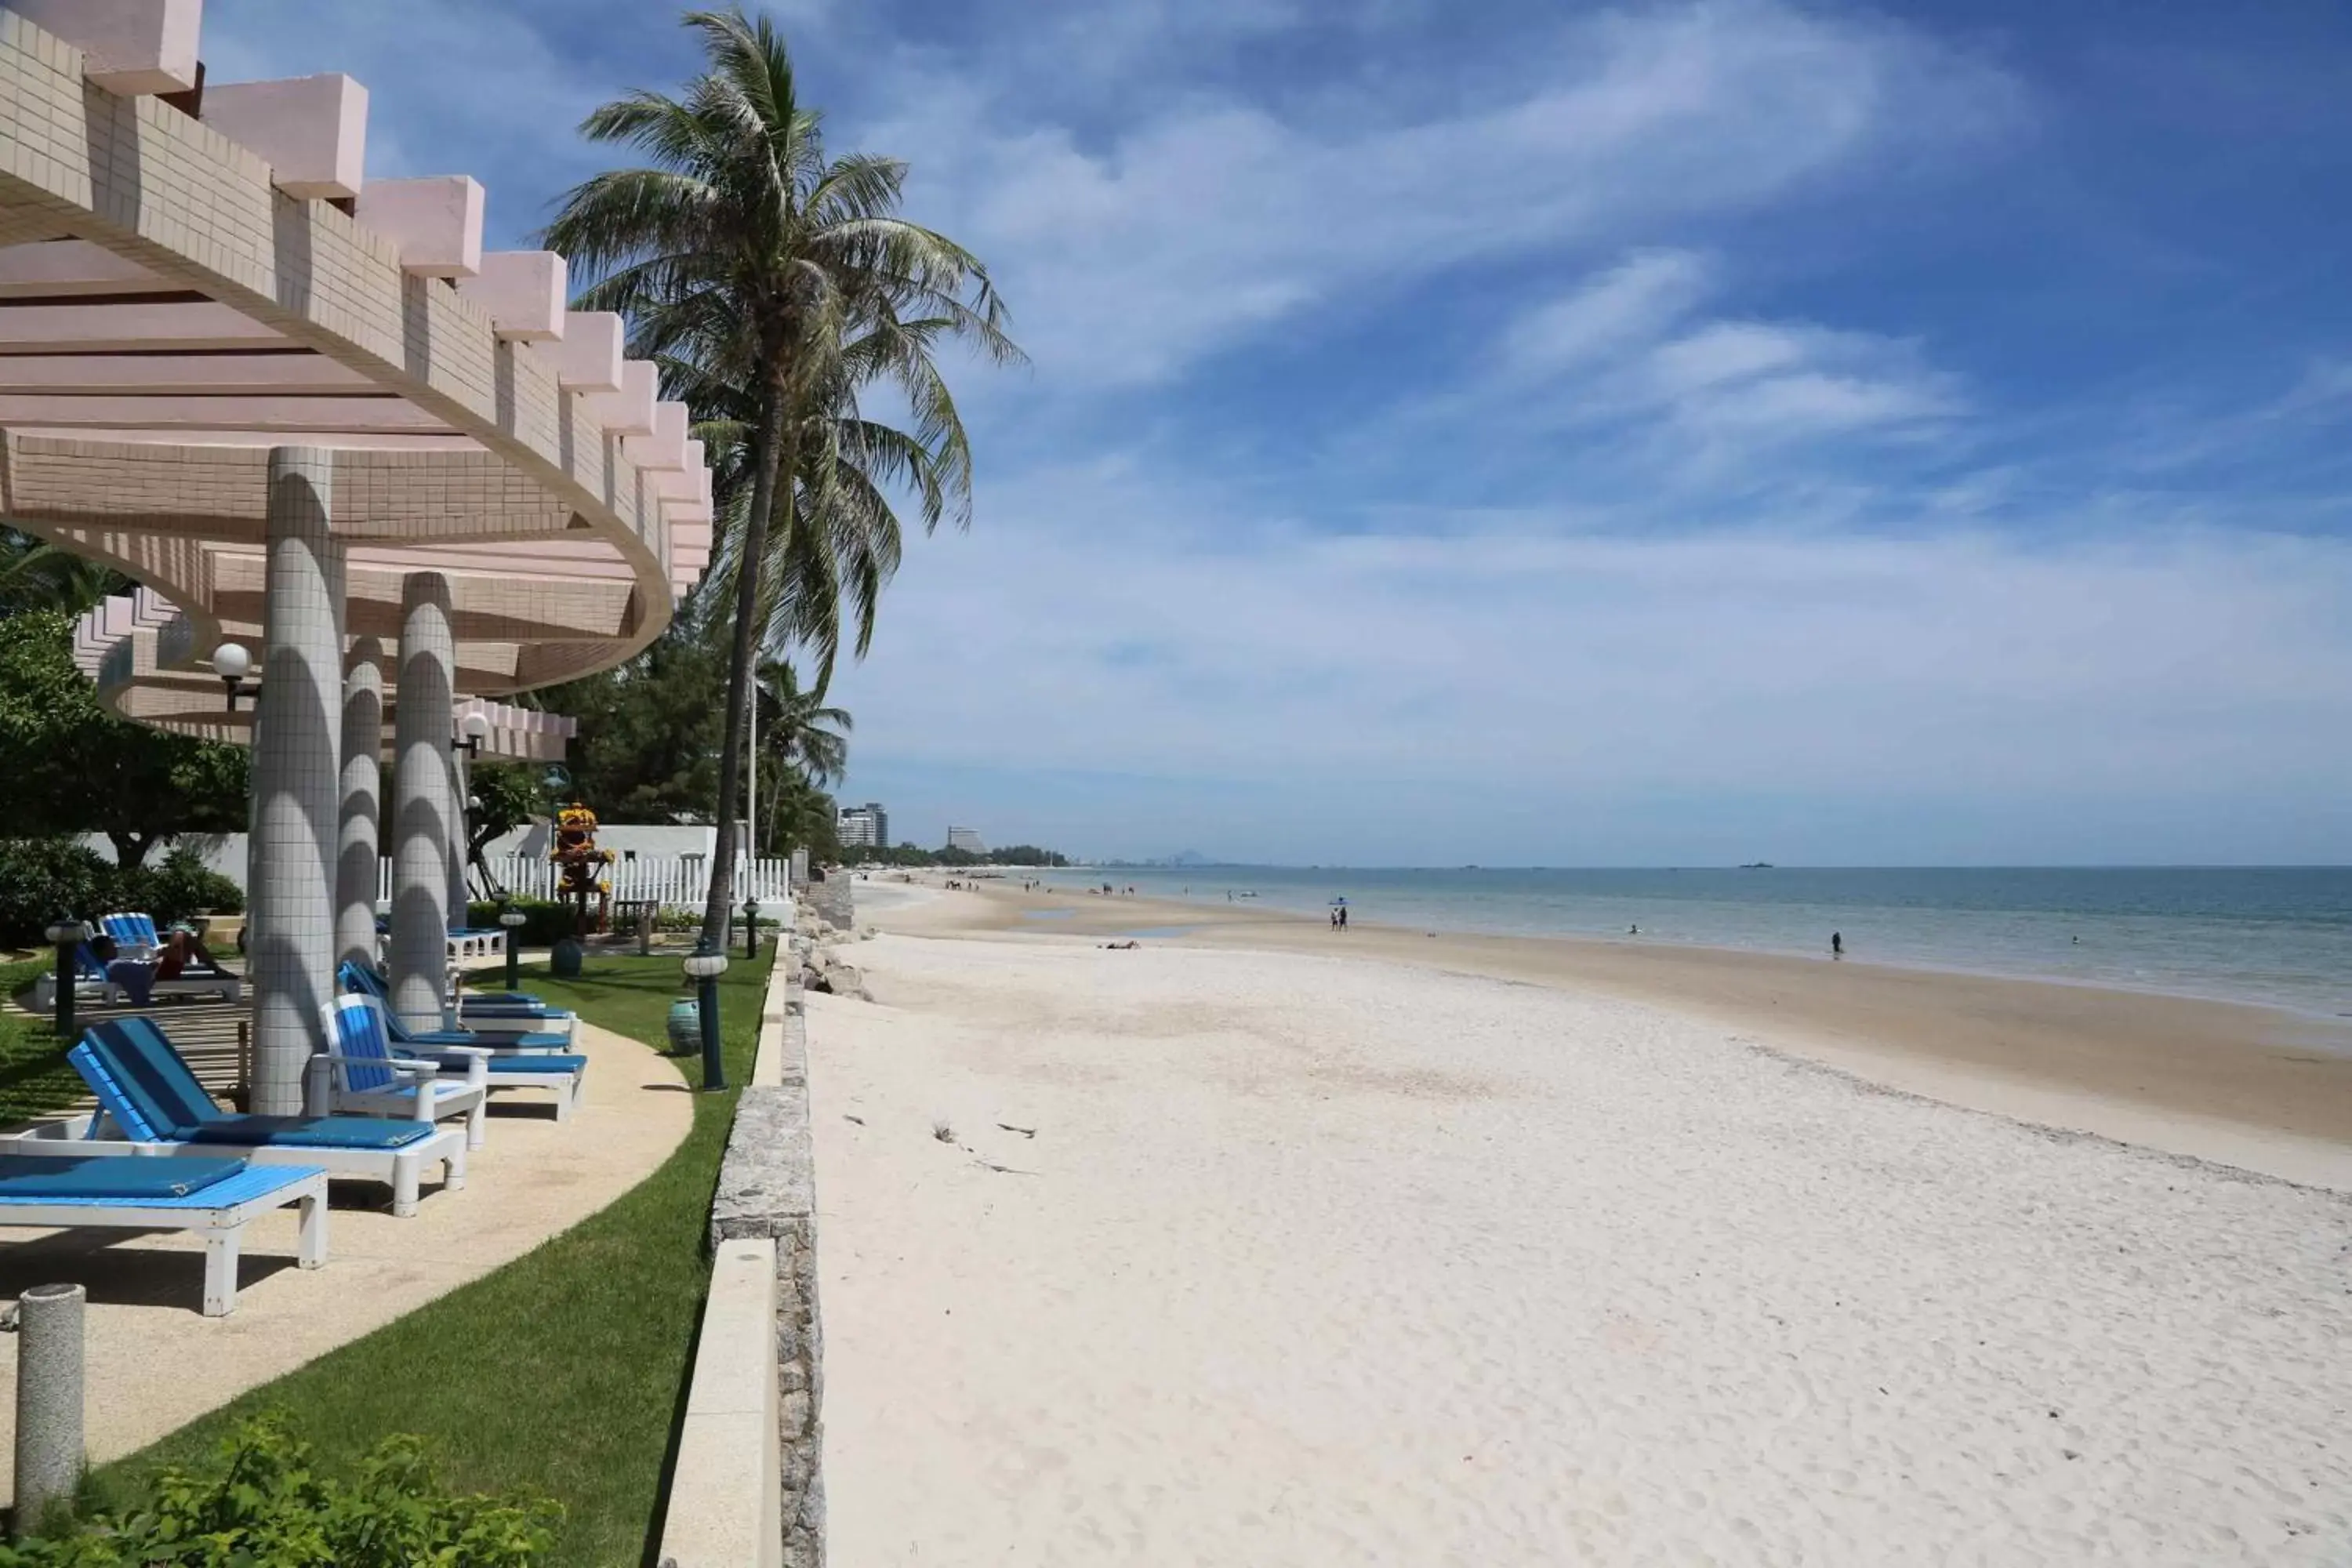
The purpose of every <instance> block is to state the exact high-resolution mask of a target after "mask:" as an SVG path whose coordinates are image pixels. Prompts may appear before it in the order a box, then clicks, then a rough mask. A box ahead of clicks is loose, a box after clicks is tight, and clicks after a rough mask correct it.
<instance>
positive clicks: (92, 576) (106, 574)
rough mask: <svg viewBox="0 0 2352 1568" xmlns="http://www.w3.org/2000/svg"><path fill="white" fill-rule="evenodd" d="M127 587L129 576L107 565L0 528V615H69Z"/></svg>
mask: <svg viewBox="0 0 2352 1568" xmlns="http://www.w3.org/2000/svg"><path fill="white" fill-rule="evenodd" d="M130 587H131V579H130V578H128V577H126V576H124V575H123V574H121V573H120V572H117V571H116V570H115V569H114V568H112V567H111V566H106V565H102V564H100V563H98V562H95V561H90V560H86V559H84V558H83V557H81V556H79V555H76V554H74V553H73V552H70V551H67V550H60V549H58V547H57V546H56V545H54V544H51V543H50V542H48V541H47V540H45V539H41V538H38V537H37V536H35V535H33V534H29V533H26V532H22V531H19V530H16V529H14V528H0V616H13V615H16V614H17V613H18V612H20V611H23V610H62V611H64V612H65V614H66V616H67V618H68V619H72V618H74V617H76V616H79V615H81V613H82V612H83V611H85V610H87V609H89V607H90V606H91V605H95V604H97V603H98V602H99V601H100V599H103V598H105V597H106V596H107V595H109V594H121V593H124V592H127V591H128V590H129V589H130Z"/></svg>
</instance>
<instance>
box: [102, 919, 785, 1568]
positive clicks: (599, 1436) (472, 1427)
mask: <svg viewBox="0 0 2352 1568" xmlns="http://www.w3.org/2000/svg"><path fill="white" fill-rule="evenodd" d="M767 970H768V964H767V962H766V960H764V959H763V960H762V961H761V962H760V963H755V964H746V963H743V962H742V961H741V960H740V959H738V960H737V961H736V963H735V964H734V965H733V966H732V967H730V969H729V970H728V972H727V973H726V975H725V976H724V977H723V978H722V980H721V982H720V988H719V994H720V1003H721V1005H720V1016H721V1017H722V1018H723V1019H724V1020H725V1024H726V1027H725V1030H724V1035H723V1038H724V1041H725V1045H726V1051H727V1075H728V1081H729V1082H730V1083H731V1084H734V1085H737V1086H739V1087H740V1085H742V1084H743V1083H745V1082H747V1081H748V1080H749V1079H750V1077H751V1058H752V1055H753V1053H754V1051H755V1050H756V1048H757V1039H758V1034H759V1018H760V1002H761V994H762V991H763V989H764V987H765V984H766V978H767ZM525 973H526V976H527V980H526V984H525V985H524V989H526V990H529V991H531V992H533V993H534V994H539V995H541V996H544V997H546V998H547V1000H548V1001H550V1002H551V1003H554V1004H556V1005H561V1006H565V1007H571V1008H574V1009H576V1010H578V1011H579V1012H580V1013H581V1014H582V1015H583V1016H585V1017H586V1018H587V1019H588V1020H589V1021H590V1022H592V1023H594V1024H598V1025H601V1026H604V1027H605V1028H608V1029H612V1030H614V1031H615V1032H616V1033H620V1034H625V1035H631V1036H635V1037H636V1038H638V1039H640V1040H644V1041H646V1042H647V1043H649V1044H652V1045H654V1046H656V1047H659V1046H661V1045H662V1043H663V1038H664V1029H663V1025H664V1020H665V1018H666V1017H667V1013H668V1010H669V1005H670V1003H671V1002H672V1001H673V1000H675V999H676V998H677V996H678V995H679V994H681V992H680V990H679V984H680V974H679V970H678V961H677V959H676V958H675V957H664V958H636V957H633V956H632V957H604V956H601V955H600V956H596V957H592V958H591V959H590V960H589V961H588V963H587V966H586V969H585V971H584V972H583V974H582V975H581V977H580V978H579V979H577V980H573V981H560V980H553V979H551V978H549V977H548V976H547V975H545V974H544V973H541V972H539V971H537V970H527V971H526V972H525ZM484 978H485V980H486V981H488V980H490V979H495V978H498V977H496V976H485V977H484ZM679 1065H680V1067H681V1068H683V1070H684V1071H685V1074H686V1077H687V1079H688V1082H698V1081H699V1080H700V1079H701V1076H702V1075H701V1062H700V1059H699V1058H679ZM734 1111H735V1095H734V1093H733V1092H732V1091H730V1092H728V1093H725V1094H712V1095H697V1096H696V1097H695V1101H694V1129H693V1131H691V1132H689V1133H688V1135H687V1139H686V1142H684V1143H683V1144H681V1145H680V1146H679V1148H678V1150H677V1153H675V1154H673V1155H672V1156H671V1157H670V1159H669V1161H668V1163H666V1164H664V1165H663V1166H662V1167H661V1169H660V1170H658V1171H656V1172H655V1173H653V1174H652V1175H651V1176H648V1177H647V1178H646V1180H645V1181H644V1182H643V1183H641V1184H639V1185H637V1186H636V1187H635V1188H633V1189H632V1190H631V1191H630V1192H629V1193H627V1194H625V1196H623V1197H622V1198H621V1199H620V1200H619V1201H618V1202H617V1203H615V1204H614V1205H612V1206H611V1207H610V1208H608V1209H606V1210H604V1212H603V1213H602V1214H599V1215H595V1216H593V1218H590V1219H588V1220H586V1221H584V1222H583V1223H582V1224H581V1225H579V1226H576V1227H574V1228H573V1229H572V1230H570V1231H567V1232H565V1233H564V1234H563V1235H562V1236H559V1237H555V1238H554V1239H553V1240H551V1241H550V1242H548V1243H546V1244H545V1245H543V1246H541V1247H539V1248H538V1249H537V1250H535V1251H533V1252H530V1253H528V1254H526V1255H525V1256H523V1257H521V1258H517V1259H516V1260H515V1261H514V1262H512V1263H510V1264H508V1265H507V1266H506V1267H505V1268H501V1269H499V1270H498V1271H497V1272H496V1273H494V1274H490V1275H488V1276H486V1277H484V1278H483V1279H478V1280H476V1281H474V1282H473V1283H472V1284H470V1285H467V1286H464V1287H462V1288H460V1289H457V1290H455V1291H452V1292H451V1293H450V1294H448V1295H447V1296H445V1297H443V1298H441V1299H440V1300H437V1301H435V1302H433V1303H431V1304H430V1305H428V1306H425V1307H422V1308H420V1309H418V1310H416V1311H415V1312H412V1313H410V1314H409V1315H408V1316H406V1317H404V1318H403V1319H401V1320H400V1321H397V1322H394V1323H390V1324H387V1325H385V1326H384V1327H383V1328H382V1329H379V1330H377V1331H375V1332H374V1333H372V1334H370V1335H368V1336H367V1337H366V1338H364V1339H362V1340H357V1341H354V1342H352V1343H351V1344H348V1345H345V1346H343V1347H342V1348H341V1350H338V1351H335V1352H332V1353H331V1354H329V1355H326V1356H322V1357H320V1359H319V1360H317V1361H315V1362H312V1363H310V1365H308V1366H306V1367H303V1368H301V1369H300V1370H299V1371H297V1372H293V1373H289V1374H288V1375H286V1376H285V1377H282V1378H279V1379H278V1381H277V1382H275V1383H271V1384H264V1385H263V1386H261V1387H260V1388H257V1389H255V1390H253V1391H252V1392H251V1393H249V1394H246V1395H244V1396H243V1397H241V1398H239V1399H236V1400H235V1401H234V1402H232V1403H231V1404H229V1405H226V1406H225V1407H223V1408H222V1409H220V1410H216V1411H215V1412H213V1413H212V1414H211V1415H206V1416H205V1417H203V1418H202V1419H200V1420H197V1421H194V1422H192V1423H191V1424H189V1425H188V1426H184V1427H182V1428H181V1429H180V1430H179V1431H177V1432H175V1433H173V1435H172V1436H169V1437H166V1438H164V1439H163V1441H162V1442H160V1443H157V1444H155V1445H154V1446H152V1447H149V1448H146V1449H143V1450H142V1451H141V1452H139V1453H137V1454H133V1455H131V1456H130V1457H129V1458H124V1459H121V1460H119V1461H117V1462H116V1463H114V1464H111V1465H109V1466H107V1467H105V1468H104V1469H102V1470H100V1472H99V1474H98V1475H97V1477H96V1478H95V1482H94V1485H95V1491H96V1495H97V1498H98V1500H99V1501H100V1505H101V1506H106V1505H108V1504H109V1503H110V1502H112V1501H114V1500H119V1499H127V1498H128V1497H129V1496H131V1493H132V1490H133V1489H141V1488H142V1483H143V1482H144V1480H145V1479H146V1478H147V1477H149V1476H150V1475H152V1472H153V1471H154V1469H155V1468H157V1467H158V1466H159V1465H163V1464H166V1463H174V1462H186V1461H189V1460H191V1459H194V1458H196V1457H197V1456H198V1455H199V1454H200V1453H201V1452H202V1451H204V1450H205V1449H207V1448H209V1447H211V1446H212V1445H213V1444H214V1443H215V1441H217V1440H218V1438H219V1437H220V1436H222V1435H223V1434H224V1433H225V1432H226V1430H227V1428H228V1426H229V1425H230V1424H231V1423H232V1422H234V1421H235V1420H236V1418H237V1417H239V1416H241V1415H246V1414H247V1413H249V1412H251V1411H254V1410H258V1409H263V1408H267V1407H269V1406H273V1405H275V1406H281V1407H283V1408H285V1409H288V1410H290V1411H291V1412H292V1413H293V1414H294V1416H295V1418H296V1420H297V1421H298V1422H299V1425H300V1426H301V1428H302V1431H303V1433H304V1435H305V1436H308V1437H309V1438H310V1441H311V1442H312V1443H313V1444H315V1445H316V1446H317V1449H318V1453H319V1458H320V1459H321V1460H322V1461H324V1462H325V1463H326V1465H327V1466H329V1467H330V1468H335V1469H339V1470H340V1469H342V1468H345V1467H346V1466H348V1465H349V1463H350V1462H351V1461H352V1460H354V1459H356V1458H358V1457H359V1456H361V1455H362V1454H363V1453H365V1452H366V1451H367V1450H368V1449H369V1448H370V1447H373V1445H374V1444H375V1443H376V1441H377V1440H378V1439H380V1438H382V1437H383V1436H384V1435H385V1434H386V1433H390V1432H416V1433H421V1434H423V1435H425V1436H426V1437H428V1438H430V1439H431V1440H432V1441H433V1443H434V1445H435V1448H436V1452H437V1453H438V1454H439V1455H440V1456H441V1458H442V1460H443V1468H444V1472H445V1474H446V1476H447V1478H448V1479H449V1480H450V1481H451V1482H452V1483H453V1484H454V1485H455V1486H456V1487H457V1489H460V1490H476V1491H497V1490H500V1489H507V1488H510V1487H524V1488H529V1489H533V1490H535V1491H539V1492H541V1493H544V1494H546V1495H548V1496H551V1497H553V1498H555V1499H556V1500H559V1501H560V1502H562V1504H563V1506H564V1508H565V1510H567V1513H568V1518H567V1521H566V1523H565V1526H564V1531H563V1535H562V1540H561V1542H559V1544H558V1547H557V1550H556V1552H555V1554H554V1556H553V1558H552V1559H551V1561H552V1562H553V1563H562V1564H565V1565H567V1568H568V1565H570V1564H575V1563H577V1564H583V1565H584V1564H614V1565H635V1564H639V1563H650V1562H651V1561H652V1556H651V1550H652V1548H651V1544H650V1543H649V1542H648V1539H647V1537H648V1535H649V1533H650V1531H651V1530H652V1527H653V1525H654V1523H655V1522H656V1518H657V1510H658V1509H659V1506H660V1502H661V1499H662V1497H663V1496H664V1494H665V1493H666V1492H667V1489H668V1484H669V1475H668V1468H669V1462H670V1441H671V1436H672V1429H673V1427H674V1426H675V1425H676V1422H677V1413H678V1407H679V1405H680V1402H681V1401H682V1400H683V1399H684V1397H685V1388H686V1373H687V1370H688V1358H689V1356H690V1354H691V1352H692V1350H693V1345H694V1337H695V1331H696V1329H697V1326H698V1323H699V1321H700V1317H701V1310H702V1299H703V1294H704V1291H705V1289H706V1287H707V1286H708V1284H709V1270H710V1265H709V1257H708V1254H707V1250H706V1248H705V1247H704V1244H703V1237H704V1234H705V1232H706V1230H707V1229H708V1226H709V1215H710V1197H711V1192H712V1190H713V1188H714V1187H715V1185H716V1184H717V1182H718V1179H719V1157H720V1155H721V1154H722V1153H723V1152H725V1146H726V1140H727V1129H728V1124H729V1122H730V1121H731V1120H732V1118H733V1116H734ZM425 1201H426V1202H427V1203H432V1202H436V1201H437V1200H436V1199H433V1198H430V1197H428V1198H426V1200H425ZM328 1267H329V1268H332V1267H333V1264H332V1263H330V1264H329V1265H328Z"/></svg>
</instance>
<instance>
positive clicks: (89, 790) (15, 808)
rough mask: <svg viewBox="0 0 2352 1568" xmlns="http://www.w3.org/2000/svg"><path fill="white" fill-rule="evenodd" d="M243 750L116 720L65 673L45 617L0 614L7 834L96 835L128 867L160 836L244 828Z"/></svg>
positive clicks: (67, 648)
mask: <svg viewBox="0 0 2352 1568" xmlns="http://www.w3.org/2000/svg"><path fill="white" fill-rule="evenodd" d="M246 789H247V778H246V754H245V748H244V747H242V746H230V745H223V744H220V743H218V742H210V741H198V740H194V739H192V738H190V737H188V736H185V735H173V734H168V733H166V732H164V731H161V730H151V729H148V728H147V727H146V726H144V725H141V724H133V723H131V722H129V721H125V720H121V719H118V718H116V717H114V716H113V715H112V714H110V713H109V712H107V711H106V710H105V709H103V708H101V707H100V706H99V701H98V692H97V689H95V688H94V687H92V686H91V685H90V683H89V680H88V679H86V678H84V676H83V675H82V673H81V671H80V670H79V669H77V668H75V667H74V662H73V631H72V626H71V623H70V622H69V621H68V619H67V617H66V616H65V615H64V614H63V613H61V612H59V611H56V610H34V611H27V612H26V613H24V614H21V615H14V616H6V617H5V618H0V813H5V816H0V823H5V832H6V833H7V834H8V836H9V837H26V838H31V837H48V836H51V835H61V834H75V833H102V834H104V835H106V837H107V838H108V840H109V841H110V843H111V844H112V845H113V846H114V855H115V858H116V860H117V861H118V862H120V863H121V864H122V865H124V866H137V865H140V864H142V862H144V861H145V859H146V858H147V852H148V850H149V849H151V848H152V847H154V846H155V845H156V844H158V843H160V842H162V841H163V840H164V839H166V838H170V837H174V836H176V835H179V834H184V833H231V832H238V831H242V830H243V829H244V827H245V826H246Z"/></svg>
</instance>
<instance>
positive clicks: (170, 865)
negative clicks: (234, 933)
mask: <svg viewBox="0 0 2352 1568" xmlns="http://www.w3.org/2000/svg"><path fill="white" fill-rule="evenodd" d="M116 875H117V878H118V880H117V883H116V886H115V889H114V908H115V909H118V910H140V911H141V912H142V913H145V914H151V915H152V916H154V917H155V921H156V923H157V924H158V925H170V924H171V923H172V922H173V921H181V920H185V919H187V918H188V917H189V916H190V915H193V914H196V913H198V912H200V911H201V912H208V913H212V914H222V915H234V914H241V913H243V912H244V910H245V890H244V889H241V888H239V887H238V886H237V885H236V883H235V882H232V881H230V880H229V879H227V878H226V877H224V876H222V875H221V874H220V873H219V872H217V871H215V870H214V869H213V868H211V867H209V866H207V865H205V862H204V858H203V857H202V856H200V855H198V854H197V853H196V852H195V851H194V850H193V849H189V848H185V847H181V848H174V849H173V851H172V852H171V853H170V854H169V855H166V856H164V857H163V864H162V865H161V866H153V867H145V866H142V867H140V868H136V869H133V870H130V871H121V872H118V873H117V874H116Z"/></svg>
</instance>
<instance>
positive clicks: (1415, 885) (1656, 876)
mask: <svg viewBox="0 0 2352 1568" xmlns="http://www.w3.org/2000/svg"><path fill="white" fill-rule="evenodd" d="M1044 878H1045V885H1046V886H1047V887H1049V888H1053V889H1057V890H1062V891H1067V892H1071V893H1076V894H1080V895H1083V894H1084V893H1085V892H1086V890H1087V889H1088V888H1099V887H1100V886H1101V884H1102V883H1103V882H1105V881H1110V882H1112V883H1114V884H1116V885H1117V886H1118V887H1121V888H1126V887H1133V888H1134V889H1136V890H1137V891H1138V892H1139V893H1142V894H1147V895H1150V896H1152V897H1156V898H1164V899H1171V900H1177V901H1180V902H1181V901H1190V902H1193V903H1198V904H1201V905H1202V907H1204V908H1206V907H1209V906H1211V905H1214V906H1216V907H1220V908H1222V907H1224V906H1225V905H1226V904H1227V903H1228V901H1231V902H1248V903H1251V904H1253V905H1255V906H1256V907H1260V908H1266V909H1278V910H1285V911H1287V912H1292V913H1297V914H1316V913H1319V912H1324V911H1327V910H1328V909H1329V908H1330V907H1331V903H1332V901H1333V900H1341V899H1344V900H1347V903H1348V907H1349V918H1350V920H1351V921H1370V922H1373V923H1377V924H1386V925H1404V926H1413V925H1419V926H1423V927H1427V928H1429V929H1433V930H1436V929H1442V930H1446V931H1461V932H1465V933H1477V934H1488V935H1504V936H1558V937H1572V938H1580V939H1586V940H1603V941H1621V942H1648V943H1655V944H1664V945H1679V946H1688V947H1695V948H1699V947H1705V948H1723V949H1730V950H1735V951H1749V952H1775V953H1783V954H1791V955H1810V956H1816V957H1821V958H1822V959H1824V960H1827V959H1828V958H1829V946H1830V939H1831V936H1832V933H1833V932H1834V933H1835V934H1836V935H1837V936H1838V938H1839V941H1840V942H1841V944H1842V946H1843V951H1844V953H1845V955H1846V957H1847V958H1848V959H1851V960H1853V961H1856V962H1863V963H1887V964H1895V965H1899V966H1902V967H1906V968H1916V969H1929V970H1941V971H1947V972H1951V973H1973V974H1985V975H1996V976H2002V977H2007V978H2014V979H2025V980H2042V981H2055V982H2060V983H2066V984H2084V985H2096V986H2104V987H2107V988H2110V989H2117V990H2128V991H2139V992H2147V993H2153V994H2164V995H2177V996H2182V997H2189V998H2200V999H2205V1000H2212V1001H2222V1002H2237V1003H2246V1004H2252V1005H2262V1006H2267V1007H2274V1008H2282V1009H2284V1010H2287V1011H2290V1012H2294V1013H2298V1014H2303V1015H2306V1016H2313V1017H2318V1018H2325V1019H2330V1020H2337V1019H2341V1018H2345V1017H2352V868H2347V867H2342V866H2231V867H2223V866H2099V867H2059V866H2021V867H1991V866H1984V867H1799V866H1779V865H1775V866H1771V867H1769V868H1753V867H1719V866H1718V867H1591V868H1565V867H1560V868H1553V867H1470V866H1455V867H1339V866H1271V865H1241V864H1219V865H1199V866H1181V867H1171V866H1153V867H1146V866H1110V865H1108V864H1105V865H1097V866H1075V867H1070V868H1059V869H1055V870H1052V871H1048V872H1045V873H1044Z"/></svg>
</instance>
